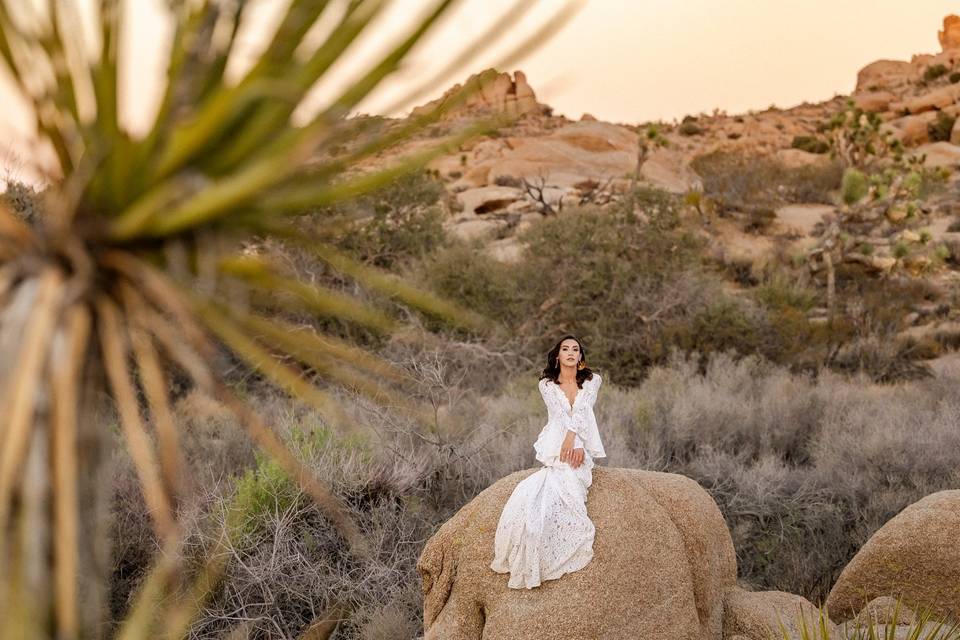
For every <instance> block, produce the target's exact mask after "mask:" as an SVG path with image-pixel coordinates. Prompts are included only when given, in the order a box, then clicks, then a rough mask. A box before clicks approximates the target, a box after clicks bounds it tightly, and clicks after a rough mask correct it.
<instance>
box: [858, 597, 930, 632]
mask: <svg viewBox="0 0 960 640" xmlns="http://www.w3.org/2000/svg"><path fill="white" fill-rule="evenodd" d="M894 619H896V621H897V624H898V625H901V624H913V622H914V620H916V615H915V614H914V613H913V611H911V610H910V608H909V607H907V606H906V605H905V604H902V603H900V604H898V601H897V600H896V598H891V597H890V596H880V597H879V598H874V599H873V600H871V601H870V602H868V603H867V606H865V607H864V608H863V609H862V610H861V611H860V614H859V615H857V617H856V619H855V622H858V623H860V624H861V625H863V626H865V627H867V626H870V625H886V624H890V623H892V622H893V621H894Z"/></svg>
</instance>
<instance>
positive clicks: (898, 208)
mask: <svg viewBox="0 0 960 640" xmlns="http://www.w3.org/2000/svg"><path fill="white" fill-rule="evenodd" d="M886 216H887V220H889V221H890V222H903V221H904V220H906V219H907V209H906V207H904V206H903V205H900V204H895V205H892V206H890V208H888V209H887V213H886Z"/></svg>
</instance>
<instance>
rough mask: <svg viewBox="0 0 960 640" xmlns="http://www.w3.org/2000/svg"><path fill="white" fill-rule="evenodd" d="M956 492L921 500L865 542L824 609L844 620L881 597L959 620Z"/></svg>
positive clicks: (959, 496)
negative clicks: (894, 599) (895, 599)
mask: <svg viewBox="0 0 960 640" xmlns="http://www.w3.org/2000/svg"><path fill="white" fill-rule="evenodd" d="M958 528H960V490H958V491H941V492H939V493H934V494H932V495H929V496H927V497H926V498H923V499H922V500H920V501H919V502H916V503H914V504H912V505H910V506H909V507H907V508H906V509H904V510H903V511H902V512H900V514H899V515H897V516H896V517H895V518H893V519H892V520H890V521H889V522H888V523H887V524H885V525H884V526H883V527H881V528H880V530H879V531H877V532H876V533H875V534H873V536H872V537H871V538H870V539H869V540H868V541H867V543H866V544H865V545H863V548H861V549H860V551H859V552H858V553H857V555H856V556H854V557H853V560H851V561H850V563H849V564H848V565H847V567H846V568H845V569H844V570H843V573H842V574H840V578H839V579H838V580H837V583H836V584H835V585H834V586H833V589H832V590H831V591H830V595H829V597H828V598H827V602H826V606H827V610H828V611H829V612H830V617H831V618H832V619H834V620H848V619H850V618H852V617H854V616H855V615H856V614H858V613H859V612H860V611H861V610H862V609H863V608H864V607H865V605H866V604H867V603H868V602H870V601H871V600H873V599H874V598H878V597H880V596H890V597H893V598H900V599H902V600H903V601H904V602H906V603H908V604H910V605H916V604H918V605H920V606H922V607H928V608H930V609H931V610H932V612H933V613H934V614H936V615H940V616H944V617H950V618H953V619H960V545H958V544H957V540H956V537H957V536H956V532H957V530H958Z"/></svg>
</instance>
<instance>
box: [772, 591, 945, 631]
mask: <svg viewBox="0 0 960 640" xmlns="http://www.w3.org/2000/svg"><path fill="white" fill-rule="evenodd" d="M904 613H905V609H904V607H903V603H902V601H901V600H900V599H898V600H897V601H896V604H895V605H894V608H893V612H892V613H891V615H890V616H889V619H888V620H887V621H886V622H877V621H876V620H875V619H872V618H871V619H868V620H866V621H863V620H861V619H860V617H858V618H857V619H856V620H854V621H852V622H847V623H845V624H843V625H840V626H834V625H833V623H832V622H830V618H829V617H828V616H827V613H826V611H824V609H823V608H822V607H820V608H818V614H817V619H816V620H812V619H808V618H809V617H808V616H803V615H798V617H797V619H796V622H795V623H794V625H793V630H788V629H787V628H786V626H785V625H784V624H783V621H781V622H780V632H781V635H782V637H783V639H784V640H960V625H958V624H957V623H947V622H944V621H943V620H940V619H938V618H937V617H936V616H934V615H933V614H932V613H931V612H930V611H929V610H928V609H921V610H920V611H919V612H918V613H916V614H914V615H912V616H911V617H910V618H909V620H908V619H907V618H906V616H905V615H904ZM901 616H903V617H901Z"/></svg>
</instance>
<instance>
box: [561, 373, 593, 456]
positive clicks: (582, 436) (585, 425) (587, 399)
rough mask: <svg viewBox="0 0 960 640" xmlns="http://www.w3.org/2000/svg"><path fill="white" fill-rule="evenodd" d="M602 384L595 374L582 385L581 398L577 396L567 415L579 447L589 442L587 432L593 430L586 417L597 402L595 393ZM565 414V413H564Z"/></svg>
mask: <svg viewBox="0 0 960 640" xmlns="http://www.w3.org/2000/svg"><path fill="white" fill-rule="evenodd" d="M602 382H603V380H601V378H600V375H599V374H597V373H595V374H593V378H591V379H590V380H588V381H587V382H585V383H584V385H583V388H582V389H581V390H580V393H581V394H583V397H580V396H579V395H578V396H577V399H576V402H574V403H573V404H574V407H573V413H572V414H567V415H568V416H569V418H570V426H569V427H568V428H569V429H570V431H573V432H574V433H576V434H577V438H578V439H579V440H580V446H581V447H582V446H583V442H585V441H587V440H589V439H590V438H589V435H588V431H589V430H591V429H592V428H593V423H592V422H591V421H590V420H589V418H588V417H587V416H588V414H589V413H590V412H592V411H593V405H594V403H595V402H596V401H597V392H598V391H599V390H600V384H601V383H602ZM564 413H566V412H564Z"/></svg>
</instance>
